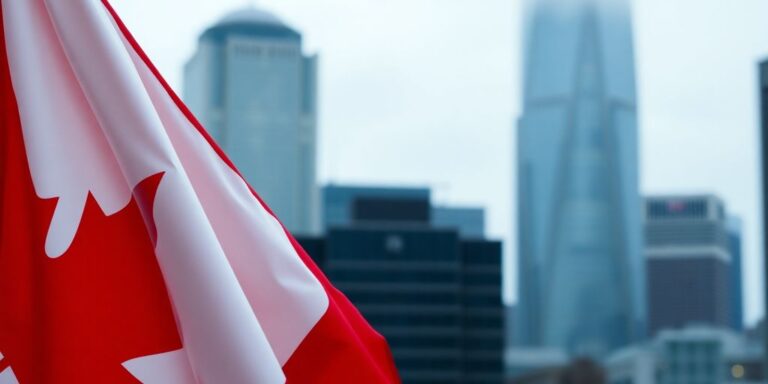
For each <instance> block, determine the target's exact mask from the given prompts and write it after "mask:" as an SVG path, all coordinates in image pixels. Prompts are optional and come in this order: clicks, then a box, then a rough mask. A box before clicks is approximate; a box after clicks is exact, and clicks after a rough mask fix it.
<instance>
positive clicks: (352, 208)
mask: <svg viewBox="0 0 768 384" xmlns="http://www.w3.org/2000/svg"><path fill="white" fill-rule="evenodd" d="M431 195H432V193H431V191H430V189H429V188H427V187H383V186H362V185H339V184H329V185H326V186H325V187H323V189H322V196H321V201H322V206H323V209H322V212H323V213H322V225H323V229H324V230H326V229H329V228H333V227H340V226H348V225H350V224H352V223H353V222H354V221H355V220H356V219H355V216H356V215H358V216H359V215H360V214H361V212H359V211H360V209H364V208H365V201H366V200H381V199H387V200H390V203H389V204H401V205H402V204H404V203H406V202H407V201H410V202H411V203H418V202H420V201H426V202H427V203H428V204H431ZM361 205H362V206H361ZM375 206H382V207H383V205H380V204H379V205H375ZM393 208H397V207H393ZM400 208H404V209H396V210H395V211H393V212H392V213H393V214H397V213H398V212H402V211H403V210H407V207H400ZM387 209H388V208H385V210H387ZM419 212H421V213H422V214H425V215H426V216H423V217H420V218H419V219H420V220H422V221H423V220H426V221H428V222H429V223H431V224H432V226H433V227H435V228H444V229H455V230H457V231H458V232H459V236H461V237H463V238H472V239H481V238H484V237H485V210H484V209H483V208H478V207H454V206H434V207H430V209H429V211H428V212H426V213H424V212H423V211H422V210H419ZM379 214H384V215H386V214H387V212H380V213H376V215H379ZM389 219H392V218H387V217H382V216H380V215H379V216H377V220H378V221H382V220H389ZM395 220H397V219H396V218H395ZM357 221H359V220H357Z"/></svg>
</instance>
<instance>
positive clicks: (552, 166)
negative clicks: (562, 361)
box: [515, 0, 645, 357]
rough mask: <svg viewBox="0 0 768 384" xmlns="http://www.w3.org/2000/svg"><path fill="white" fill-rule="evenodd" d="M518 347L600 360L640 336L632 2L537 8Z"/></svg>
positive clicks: (524, 144) (523, 136)
mask: <svg viewBox="0 0 768 384" xmlns="http://www.w3.org/2000/svg"><path fill="white" fill-rule="evenodd" d="M527 5H528V7H527V9H526V11H527V13H526V23H525V44H524V89H523V96H524V101H523V115H522V117H521V118H520V121H519V127H518V132H517V133H518V136H517V137H518V140H517V142H518V188H519V191H518V229H519V236H518V238H519V254H518V256H519V300H520V302H519V311H518V313H519V315H518V317H517V319H516V321H515V322H516V327H517V329H518V332H517V344H519V345H522V346H547V347H558V348H562V349H564V350H565V351H567V352H569V353H571V354H574V355H576V354H578V355H588V356H596V357H599V356H603V355H604V354H605V353H607V352H609V351H611V350H613V349H615V348H617V347H620V346H622V345H625V344H627V343H630V342H631V341H633V340H635V339H636V338H638V337H641V336H642V335H643V333H644V330H643V328H644V319H645V308H644V306H645V299H644V288H643V274H644V271H643V269H644V267H643V263H642V258H641V247H642V244H641V228H640V207H641V202H640V196H639V192H638V153H637V152H638V149H637V117H636V114H637V112H636V99H635V69H634V54H633V43H632V23H631V14H630V5H629V0H539V1H534V0H529V1H528V2H527Z"/></svg>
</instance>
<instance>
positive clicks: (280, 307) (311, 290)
mask: <svg viewBox="0 0 768 384" xmlns="http://www.w3.org/2000/svg"><path fill="white" fill-rule="evenodd" d="M115 28H117V26H116V25H115ZM124 43H125V46H126V49H127V50H128V51H129V52H130V53H131V57H132V59H133V61H134V64H135V66H136V68H137V70H138V71H139V74H140V76H141V79H142V81H144V86H145V87H146V89H147V90H148V92H149V95H150V98H151V99H152V102H153V103H154V107H155V109H156V110H157V111H158V113H159V115H160V119H161V120H162V122H163V125H164V126H165V129H166V131H167V132H168V134H169V136H170V138H171V141H172V143H173V145H174V149H175V150H176V153H177V154H178V155H179V157H180V159H181V162H182V164H183V166H184V168H185V169H186V170H187V174H188V175H189V178H190V180H191V182H192V185H193V186H194V188H195V192H196V193H197V195H198V197H199V199H200V201H201V202H202V203H203V208H204V209H205V213H206V214H207V215H208V218H209V220H210V222H211V224H212V225H213V229H214V231H215V232H216V235H217V236H218V239H219V242H220V243H221V245H222V247H223V248H224V250H225V253H226V255H227V258H228V260H229V262H230V264H231V265H232V267H233V268H234V270H235V273H236V274H237V277H238V279H239V280H240V284H241V285H242V287H243V290H244V291H245V294H246V296H247V297H248V300H249V302H250V303H251V306H252V307H253V309H254V311H255V312H256V315H257V317H258V318H259V321H260V323H261V324H262V327H263V328H264V331H265V333H266V335H267V339H269V341H270V344H271V345H272V348H273V350H274V352H275V355H276V356H277V358H278V361H279V362H280V364H281V365H282V364H285V363H286V362H287V361H288V358H290V356H291V354H292V353H293V352H294V351H295V350H296V348H298V346H299V344H300V343H301V341H302V340H303V339H304V337H305V336H306V335H307V334H308V333H309V331H310V330H311V329H312V327H313V326H314V325H315V324H316V323H317V321H318V320H319V319H320V317H322V315H323V314H324V313H325V311H326V309H327V308H328V296H327V295H326V293H325V290H324V289H323V288H322V286H321V285H320V283H319V282H318V281H317V279H316V278H315V277H314V276H313V275H312V273H311V272H310V271H309V269H307V267H306V266H305V265H304V263H303V262H302V261H301V259H300V258H299V256H298V255H297V254H296V251H295V250H294V248H293V245H292V244H291V243H290V240H288V237H287V236H286V235H285V233H284V230H283V228H282V227H281V225H280V223H279V222H278V221H277V220H276V219H275V218H274V217H273V216H272V215H271V214H269V212H267V211H266V209H264V207H263V206H262V205H261V203H259V201H258V200H257V199H256V198H255V197H254V196H253V194H252V193H251V191H250V189H249V188H248V186H247V184H246V183H245V182H244V181H243V179H242V178H241V177H240V176H238V175H237V173H235V172H234V171H233V170H232V169H231V168H230V167H229V165H227V164H226V163H225V162H224V161H223V160H222V159H221V158H220V157H219V155H218V154H217V153H216V152H215V151H214V150H213V148H212V147H211V146H210V145H209V144H208V142H207V141H206V140H205V138H204V137H203V136H202V135H201V134H200V133H199V132H198V131H197V129H196V128H195V127H194V126H192V124H191V123H190V121H189V120H188V119H187V118H186V116H184V114H183V113H182V112H181V111H180V110H179V108H177V107H176V105H175V103H174V102H173V100H172V99H171V97H170V96H169V95H168V93H167V92H166V91H165V89H164V88H163V87H162V84H160V82H159V81H158V80H157V78H156V77H155V76H154V74H152V72H151V71H150V69H149V68H148V67H147V66H146V64H145V63H144V61H143V60H141V58H140V57H139V56H138V54H136V52H134V50H133V48H132V47H131V46H130V43H129V42H128V41H125V40H124ZM222 196H228V197H229V198H226V199H224V198H222Z"/></svg>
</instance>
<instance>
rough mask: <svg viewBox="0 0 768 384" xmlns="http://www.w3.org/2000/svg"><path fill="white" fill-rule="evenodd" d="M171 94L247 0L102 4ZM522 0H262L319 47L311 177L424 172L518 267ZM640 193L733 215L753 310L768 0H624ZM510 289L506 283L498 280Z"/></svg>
mask: <svg viewBox="0 0 768 384" xmlns="http://www.w3.org/2000/svg"><path fill="white" fill-rule="evenodd" d="M111 2H112V4H113V5H114V6H115V8H116V9H117V11H118V12H119V14H120V15H121V16H122V18H123V20H124V21H125V22H126V24H127V25H128V27H129V29H130V30H131V31H132V32H133V33H134V35H135V36H136V37H137V39H138V41H139V43H141V45H142V46H143V47H144V49H145V50H146V51H147V52H148V54H149V56H150V58H151V59H152V60H153V61H154V63H155V64H156V65H157V66H158V67H159V69H160V71H161V72H162V73H163V74H164V75H165V77H166V78H167V79H168V80H169V81H170V83H171V85H172V86H173V87H174V88H176V89H177V90H178V91H181V87H182V86H183V85H182V80H181V78H182V72H181V68H182V65H183V64H184V62H185V61H186V60H187V59H188V58H189V57H190V56H191V54H192V52H193V50H194V48H195V44H196V40H197V36H198V35H199V34H200V32H201V31H202V30H203V29H204V28H205V27H206V26H208V25H209V24H211V23H213V22H215V21H216V20H217V19H219V18H220V17H221V16H223V15H224V14H225V13H227V12H228V11H230V10H232V9H236V8H239V7H242V6H244V5H247V4H250V3H252V2H249V1H246V0H216V1H212V0H141V1H140V0H112V1H111ZM520 3H521V2H520V1H519V0H260V1H259V2H258V5H259V6H260V7H263V8H266V9H269V10H271V11H273V12H274V13H276V14H278V15H279V16H280V17H282V18H283V19H284V20H286V21H287V22H288V23H289V24H291V25H293V26H294V27H296V28H297V29H299V30H301V31H302V32H303V34H304V37H305V50H306V51H307V52H309V53H318V54H319V55H320V104H321V105H320V144H319V145H320V159H319V174H320V178H321V181H323V182H327V181H335V182H354V183H375V184H393V183H394V184H406V185H424V184H428V185H431V186H432V187H433V188H434V196H435V197H436V200H437V201H438V202H439V203H446V204H470V205H481V206H484V207H486V208H487V209H488V211H487V217H488V219H487V224H488V228H489V234H490V235H491V236H492V237H495V238H500V239H503V240H505V242H506V243H507V246H506V253H507V255H506V257H507V258H506V260H507V261H508V262H507V272H508V276H513V274H514V257H515V255H514V252H512V250H513V249H514V248H515V247H514V246H510V244H514V242H515V241H516V239H515V238H514V236H513V234H514V220H513V219H512V218H513V215H514V204H512V201H513V199H514V197H515V196H514V182H515V181H514V177H513V176H514V175H513V173H512V170H513V169H514V168H513V161H514V159H515V153H514V130H513V129H514V125H515V119H516V118H517V116H518V115H519V113H520V89H519V88H520V87H519V84H520V81H519V79H520V73H519V71H520V65H519V62H520V44H521V41H520V38H521V36H520V30H521V19H520ZM634 18H635V40H636V51H637V58H638V65H637V70H638V85H639V87H638V88H639V100H640V106H639V108H640V137H641V142H640V145H641V156H642V158H641V167H642V171H641V175H642V180H641V185H642V191H643V192H644V193H715V194H717V195H719V196H721V197H723V198H724V199H725V201H726V203H727V205H728V210H729V211H730V212H732V213H734V214H736V215H738V216H740V217H742V218H743V220H744V229H745V233H744V241H745V243H744V248H745V255H744V257H745V268H744V271H745V291H746V296H747V304H746V311H747V313H746V315H747V316H746V318H747V320H748V321H750V322H754V321H756V320H757V319H758V318H759V317H760V316H762V313H763V304H762V300H763V292H762V289H761V286H762V272H761V271H762V265H763V264H762V261H761V258H760V255H761V253H762V241H761V239H760V237H759V233H760V228H761V225H762V224H761V222H762V220H761V219H760V215H759V212H760V207H761V203H760V201H759V192H760V184H759V179H758V170H759V167H758V161H759V152H758V138H759V136H758V111H757V80H756V62H757V60H758V58H760V57H768V1H765V0H732V1H723V0H674V1H670V0H641V1H636V2H635V4H634ZM506 283H507V298H508V299H514V297H515V292H514V291H515V289H514V279H512V278H508V279H506Z"/></svg>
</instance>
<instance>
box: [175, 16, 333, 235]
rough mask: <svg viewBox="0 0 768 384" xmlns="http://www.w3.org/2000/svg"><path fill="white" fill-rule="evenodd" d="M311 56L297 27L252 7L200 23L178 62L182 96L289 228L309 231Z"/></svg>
mask: <svg viewBox="0 0 768 384" xmlns="http://www.w3.org/2000/svg"><path fill="white" fill-rule="evenodd" d="M316 71H317V57H316V56H305V55H304V54H303V53H302V39H301V35H300V34H299V32H297V31H296V30H294V29H292V28H291V27H289V26H288V25H286V24H285V23H283V22H282V21H281V20H280V19H278V18H277V17H275V16H274V15H272V14H271V13H268V12H266V11H263V10H260V9H257V8H246V9H242V10H239V11H236V12H233V13H231V14H229V15H227V16H225V17H224V18H223V19H221V21H219V22H218V23H216V24H215V25H213V26H212V27H210V28H208V29H207V30H206V31H205V32H204V33H203V34H202V35H201V36H200V39H199V42H198V48H197V51H196V52H195V54H194V55H193V56H192V58H191V59H190V60H189V62H187V65H186V66H185V68H184V99H185V101H186V103H187V105H189V107H190V108H191V109H192V111H193V112H194V113H195V115H196V116H197V117H198V118H199V119H200V120H201V122H202V123H203V125H204V126H205V127H206V129H208V131H209V133H210V134H211V135H212V136H213V138H214V139H215V140H216V141H217V142H218V143H219V145H221V147H222V148H223V149H224V151H225V152H226V153H227V155H229V157H230V159H232V161H233V162H234V163H235V165H236V166H237V167H238V168H239V169H240V171H241V173H242V174H243V176H244V177H245V179H246V180H247V181H248V182H249V183H250V184H251V185H252V186H253V187H254V188H255V189H256V190H257V191H259V194H260V195H261V197H262V198H263V199H264V200H265V201H266V202H267V204H269V206H270V208H272V210H274V211H275V213H276V214H277V215H278V217H280V219H281V221H282V222H283V223H284V224H285V225H286V226H287V227H288V229H290V230H291V231H294V232H298V233H307V232H313V231H315V230H316V229H317V226H318V224H319V222H318V217H317V216H318V213H319V212H318V205H319V204H318V198H319V197H318V192H317V186H316V169H315V163H316V159H315V157H316V154H315V152H316V132H315V131H316V121H315V117H316V104H317V103H316Z"/></svg>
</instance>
